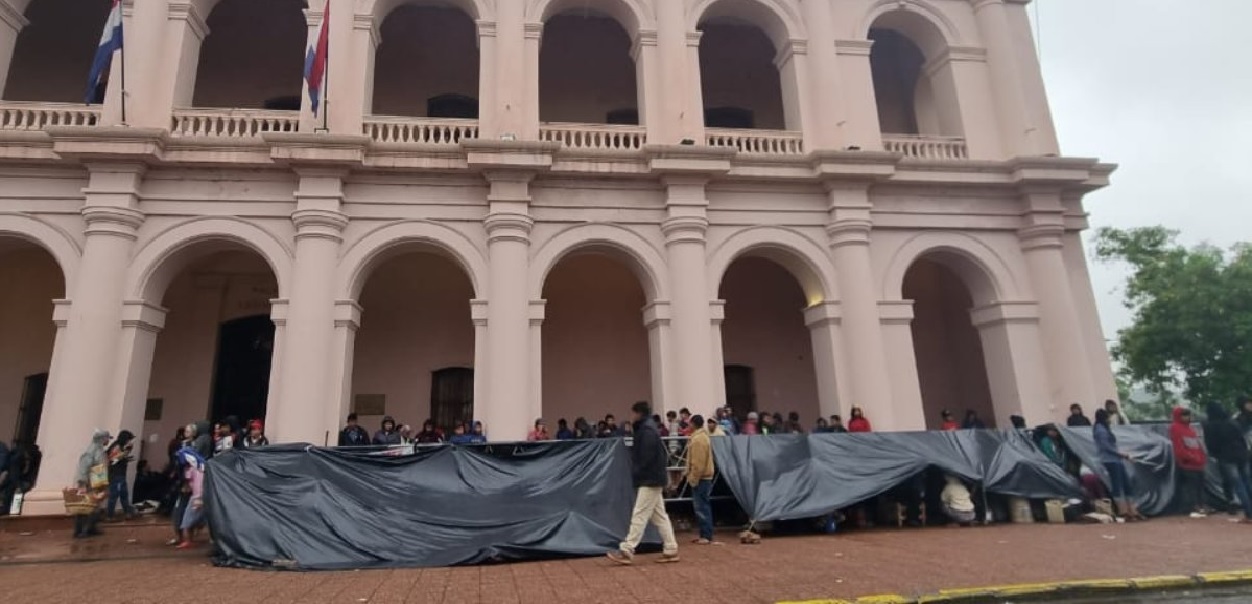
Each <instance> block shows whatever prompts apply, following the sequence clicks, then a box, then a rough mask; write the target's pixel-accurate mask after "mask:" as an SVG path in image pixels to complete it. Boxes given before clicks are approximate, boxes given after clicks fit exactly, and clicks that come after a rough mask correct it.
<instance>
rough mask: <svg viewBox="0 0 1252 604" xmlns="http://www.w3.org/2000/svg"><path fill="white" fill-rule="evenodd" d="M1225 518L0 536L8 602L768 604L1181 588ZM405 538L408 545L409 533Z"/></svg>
mask: <svg viewBox="0 0 1252 604" xmlns="http://www.w3.org/2000/svg"><path fill="white" fill-rule="evenodd" d="M1229 519H1230V517H1228V516H1215V517H1211V518H1207V519H1203V520H1193V519H1189V518H1163V519H1157V520H1153V521H1151V522H1147V523H1143V524H1129V525H1065V526H1058V525H1000V526H993V527H985V528H969V529H944V528H935V529H922V530H889V531H872V532H845V533H839V534H836V535H830V536H806V537H779V538H768V537H767V538H766V539H765V540H764V541H763V542H762V543H761V544H760V545H751V546H748V545H739V544H738V543H737V542H735V543H731V542H730V541H731V538H732V537H733V535H730V534H726V535H722V538H723V539H726V540H727V541H728V542H727V544H726V545H724V546H720V547H708V546H705V547H699V546H695V545H687V542H688V541H689V540H690V537H691V535H689V534H688V535H680V537H684V538H685V539H684V540H683V541H681V543H683V544H684V545H683V547H682V549H681V554H682V561H681V562H680V563H678V564H653V563H651V558H653V557H654V556H640V557H639V559H638V561H637V562H636V564H635V565H634V566H632V567H619V566H615V565H613V564H612V563H611V562H609V561H608V560H607V559H604V558H585V559H573V560H555V561H545V562H528V563H516V564H499V565H488V566H473V567H458V568H438V569H401V570H380V571H346V572H317V573H298V572H263V571H247V570H234V569H224V568H216V567H214V566H212V565H211V564H210V562H209V560H208V558H207V554H208V548H207V547H202V548H200V549H199V550H191V551H185V552H176V551H173V550H170V549H167V548H165V547H163V546H162V545H161V542H162V541H163V540H164V539H165V538H167V537H168V534H167V530H165V529H164V527H159V526H147V527H143V526H140V527H106V531H109V534H108V535H106V536H105V537H101V538H98V539H96V540H87V541H73V540H71V539H69V535H68V533H67V532H65V531H41V532H38V533H36V534H34V535H29V536H22V535H19V534H16V533H12V532H8V533H0V585H3V586H4V588H3V593H4V600H5V601H8V602H54V601H58V602H59V601H74V600H77V599H82V598H86V599H88V600H90V601H92V602H93V604H108V603H113V602H119V603H120V602H128V603H147V602H151V603H154V604H155V603H174V602H177V603H187V604H199V603H210V602H213V603H216V602H237V601H239V599H240V597H241V596H242V595H243V594H247V595H246V598H247V599H249V600H253V601H259V602H266V603H267V604H278V603H284V602H292V603H319V602H326V603H340V602H342V603H347V604H354V603H361V602H369V603H401V602H411V603H422V604H427V603H430V604H439V603H448V604H454V603H471V602H484V603H501V604H503V603H531V602H534V603H562V602H570V603H573V602H579V603H584V602H585V603H592V602H595V603H600V602H603V603H616V602H622V603H626V602H656V603H667V604H669V603H675V604H679V603H681V604H702V603H706V602H707V603H712V602H728V603H739V602H778V601H785V600H792V601H794V600H808V599H822V598H855V597H858V596H865V595H872V594H880V593H900V594H908V595H920V594H927V593H934V592H937V591H938V590H940V589H953V588H966V587H980V586H988V585H1007V584H1016V583H1037V582H1049V581H1065V580H1085V579H1115V578H1130V577H1146V576H1156V575H1189V574H1196V573H1200V572H1212V571H1223V570H1234V569H1241V568H1245V567H1248V566H1252V563H1249V561H1248V559H1247V555H1246V554H1247V551H1248V549H1247V545H1246V544H1247V543H1248V539H1249V538H1250V537H1252V526H1247V525H1237V524H1232V523H1231V522H1230V521H1229ZM414 538H420V536H418V535H415V536H414Z"/></svg>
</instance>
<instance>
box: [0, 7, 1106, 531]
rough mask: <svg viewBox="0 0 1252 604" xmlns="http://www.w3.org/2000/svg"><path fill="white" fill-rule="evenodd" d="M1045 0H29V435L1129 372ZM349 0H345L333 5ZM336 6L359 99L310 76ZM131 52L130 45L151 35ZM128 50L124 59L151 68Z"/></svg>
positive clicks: (1004, 405) (302, 435)
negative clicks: (1114, 356)
mask: <svg viewBox="0 0 1252 604" xmlns="http://www.w3.org/2000/svg"><path fill="white" fill-rule="evenodd" d="M1027 1H1028V0H309V2H308V3H307V5H306V3H305V2H303V1H302V0H126V1H125V2H124V3H123V9H124V15H125V17H124V23H125V39H126V47H125V51H124V58H123V55H122V54H118V55H116V56H115V58H114V62H113V66H112V72H111V75H110V78H109V82H108V87H107V91H106V94H105V102H104V103H103V104H102V105H85V104H83V103H82V99H83V93H84V89H85V88H86V80H87V73H88V71H89V67H90V63H91V60H92V56H93V54H94V52H95V48H96V45H97V43H98V41H99V39H100V32H101V30H102V28H103V24H104V22H105V19H106V17H107V14H108V12H109V10H110V2H109V0H0V78H3V79H0V93H2V98H3V103H2V104H0V283H3V284H4V285H3V288H2V289H0V438H5V439H10V438H19V439H26V440H29V439H31V438H36V437H37V440H38V443H39V445H40V446H41V447H42V449H43V452H44V464H43V473H42V475H41V480H40V484H39V487H38V489H37V492H36V493H33V494H32V496H31V497H30V498H29V499H28V506H27V511H28V512H31V511H36V512H37V511H41V510H42V511H59V510H60V503H59V497H60V494H59V489H60V487H62V486H63V485H66V484H68V483H69V482H70V480H71V475H72V472H73V468H74V465H75V461H76V459H77V457H78V455H79V453H80V452H81V450H82V449H83V447H84V446H85V445H86V444H87V441H88V439H89V435H90V434H91V431H92V429H93V428H95V427H104V428H108V429H110V430H113V431H114V432H116V431H117V430H119V429H123V428H125V429H130V430H132V431H134V432H136V433H138V434H141V438H142V440H143V442H144V444H145V449H146V451H145V453H144V456H145V457H147V458H148V459H150V460H152V462H153V464H154V465H157V466H160V465H163V463H164V456H165V453H164V451H165V446H166V443H167V441H168V440H169V439H170V438H171V437H172V436H173V434H174V432H175V429H176V427H177V426H179V425H181V424H184V423H187V422H189V421H192V420H195V419H204V418H206V417H207V418H214V419H217V418H221V417H224V416H227V415H236V416H238V417H240V418H241V419H244V420H247V419H251V418H264V419H265V420H266V426H267V431H268V433H269V436H270V438H271V439H273V440H276V441H304V442H312V443H317V444H321V443H324V442H327V441H332V442H333V440H334V437H335V436H334V435H335V434H336V432H337V431H338V429H339V428H340V427H341V425H342V422H343V420H344V417H345V415H347V413H348V412H349V411H351V410H353V409H355V410H357V411H358V412H359V413H360V414H361V415H362V422H363V423H364V424H365V425H366V426H367V427H369V428H371V429H373V428H374V427H375V426H376V424H377V422H378V420H379V419H380V416H381V415H384V414H386V415H393V416H396V417H397V418H399V419H400V421H402V422H405V423H411V424H415V425H420V424H421V422H422V421H423V420H425V419H426V418H428V417H430V418H434V420H435V421H436V422H438V423H440V424H444V425H446V424H448V423H451V422H453V421H456V420H460V419H470V418H474V419H480V420H482V421H484V422H485V423H486V426H487V431H488V433H489V435H490V436H491V438H492V439H496V440H506V439H519V438H522V437H523V436H524V435H525V433H526V430H527V428H528V427H529V425H530V424H531V423H532V422H533V421H534V419H535V418H536V417H541V416H542V417H544V418H547V419H548V421H549V422H550V423H555V421H556V419H557V418H562V417H563V418H566V419H568V420H569V421H570V422H571V423H572V422H573V420H574V419H575V418H576V417H579V416H583V417H587V418H589V419H593V420H594V419H596V418H599V417H602V416H603V415H604V414H606V413H616V414H617V415H618V416H619V417H620V416H622V415H624V414H625V413H626V411H627V410H628V408H629V405H630V404H631V403H632V402H634V401H636V400H641V399H647V400H651V401H653V402H654V403H655V404H656V405H657V406H658V408H659V409H661V410H666V409H677V408H679V407H690V408H691V409H693V410H695V411H697V412H700V411H702V412H706V413H707V412H708V411H709V410H711V409H712V407H713V406H714V405H721V404H723V403H728V404H730V405H732V406H733V407H735V409H736V410H738V411H739V412H741V413H746V412H747V411H749V410H754V409H755V410H761V411H771V412H773V411H778V412H782V413H784V414H785V413H787V412H790V411H796V412H799V413H800V415H801V418H802V420H803V421H804V422H805V423H806V424H810V423H811V422H812V421H813V420H814V419H815V418H816V417H817V416H818V415H819V414H821V415H830V414H835V413H841V414H844V415H845V416H846V414H847V412H848V410H849V408H850V407H852V406H860V407H862V408H864V409H865V412H866V415H867V416H868V417H869V419H870V420H871V421H872V422H873V424H874V427H875V429H878V430H921V429H925V428H927V427H936V426H937V424H938V422H939V412H940V410H941V409H951V410H952V411H953V412H954V413H956V414H958V415H960V414H961V413H963V412H964V411H965V410H966V409H975V410H978V411H979V412H980V413H981V415H982V416H983V417H984V419H987V420H989V421H994V422H995V423H996V424H998V425H1006V424H1007V423H1008V421H1007V420H1008V416H1009V415H1014V414H1017V415H1023V416H1025V417H1026V419H1027V420H1028V421H1030V422H1039V421H1045V420H1050V419H1059V418H1061V417H1062V416H1063V415H1064V413H1065V409H1066V407H1067V406H1068V405H1069V404H1070V403H1071V402H1075V401H1078V402H1083V403H1087V404H1092V403H1095V402H1096V401H1099V400H1103V399H1104V398H1107V397H1112V396H1113V395H1114V393H1115V389H1114V384H1113V377H1112V375H1111V372H1110V369H1109V362H1108V356H1107V352H1106V349H1105V345H1104V340H1103V339H1102V337H1101V330H1100V325H1099V321H1098V318H1097V315H1096V307H1095V302H1094V297H1093V294H1092V290H1091V285H1090V282H1089V277H1088V274H1087V268H1086V260H1085V258H1084V253H1083V248H1082V245H1081V242H1080V239H1079V233H1080V232H1081V231H1082V230H1083V229H1084V228H1085V227H1086V224H1087V222H1086V218H1085V214H1084V209H1083V205H1082V198H1083V195H1084V194H1086V193H1087V192H1089V191H1092V190H1094V189H1097V188H1099V187H1102V186H1104V185H1106V184H1107V178H1108V175H1109V173H1110V172H1111V171H1112V166H1109V165H1107V164H1101V163H1099V162H1097V161H1096V160H1092V159H1081V158H1066V157H1062V156H1061V155H1060V153H1059V149H1058V146H1057V141H1056V136H1055V132H1054V129H1053V124H1052V119H1051V116H1050V115H1049V112H1048V105H1047V100H1046V97H1045V94H1044V88H1043V82H1042V79H1041V76H1040V70H1039V64H1038V61H1037V59H1036V56H1035V53H1034V47H1033V42H1032V36H1031V31H1030V24H1029V23H1028V19H1027V13H1026V4H1027ZM327 4H328V6H327ZM327 14H329V15H330V17H329V21H330V27H329V32H330V33H329V40H330V42H329V57H330V59H329V68H328V71H327V84H326V91H325V95H324V96H325V100H324V110H323V111H321V112H319V113H318V114H314V113H313V112H312V111H310V101H309V96H308V95H307V94H306V91H305V90H303V88H302V86H303V79H302V71H303V67H304V61H305V54H306V51H307V49H308V48H309V45H310V42H311V41H312V40H313V39H315V38H316V36H317V33H318V31H319V29H320V26H321V23H322V20H323V19H324V18H327V17H326V15H327ZM123 62H124V63H125V65H123ZM123 73H124V78H125V81H124V83H123Z"/></svg>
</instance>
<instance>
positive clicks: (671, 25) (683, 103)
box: [648, 2, 704, 144]
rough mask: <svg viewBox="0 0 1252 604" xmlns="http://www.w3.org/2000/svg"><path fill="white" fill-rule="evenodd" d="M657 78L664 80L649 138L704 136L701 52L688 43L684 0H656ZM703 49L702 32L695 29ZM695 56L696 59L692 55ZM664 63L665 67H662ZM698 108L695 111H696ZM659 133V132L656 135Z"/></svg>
mask: <svg viewBox="0 0 1252 604" xmlns="http://www.w3.org/2000/svg"><path fill="white" fill-rule="evenodd" d="M653 8H654V10H655V11H656V22H657V25H656V52H657V63H656V66H657V68H656V69H650V71H652V72H655V73H656V80H655V81H657V82H659V83H660V91H659V94H658V95H657V99H658V103H659V104H657V105H654V107H656V108H657V109H655V110H650V113H649V115H648V128H649V132H648V142H649V143H653V144H658V143H659V144H676V143H678V142H679V141H681V140H682V139H684V138H690V139H692V140H695V141H700V140H702V139H703V138H704V112H703V111H704V110H703V108H702V107H701V105H702V101H701V100H700V96H701V95H700V63H699V60H698V59H699V56H698V54H695V53H692V52H691V48H690V47H689V46H688V43H689V38H688V35H689V34H688V30H687V13H686V7H685V6H684V3H682V2H656V3H654V4H653ZM691 35H694V37H695V42H696V44H697V46H696V47H695V50H696V51H697V52H698V50H699V46H698V44H699V40H700V37H699V32H694V33H692V34H691ZM693 57H695V58H696V59H697V60H696V62H695V63H692V62H691V59H692V58H693ZM662 67H663V68H662ZM693 111H694V113H693ZM654 133H658V136H653V134H654Z"/></svg>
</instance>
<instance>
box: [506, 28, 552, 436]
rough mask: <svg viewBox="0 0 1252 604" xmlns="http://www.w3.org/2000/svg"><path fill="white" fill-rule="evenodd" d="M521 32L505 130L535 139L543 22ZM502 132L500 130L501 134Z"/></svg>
mask: <svg viewBox="0 0 1252 604" xmlns="http://www.w3.org/2000/svg"><path fill="white" fill-rule="evenodd" d="M522 34H523V37H522V48H523V54H522V56H523V57H524V58H525V61H526V63H525V70H524V71H523V73H525V74H526V80H525V81H523V82H513V84H514V85H515V86H520V87H522V89H523V90H525V92H526V94H525V96H524V97H522V103H523V104H522V106H521V108H520V116H519V117H520V120H514V121H513V123H512V124H511V127H512V128H513V129H512V130H508V131H507V132H511V133H513V134H515V135H516V136H517V137H518V138H520V139H524V140H537V139H538V138H539V124H540V122H541V121H542V120H543V118H542V114H541V113H540V111H539V106H540V101H539V99H540V93H539V78H540V75H539V53H540V49H541V48H542V47H543V24H542V23H527V24H526V26H525V27H524V29H523V31H522ZM503 133H504V132H501V134H503ZM532 421H533V419H532Z"/></svg>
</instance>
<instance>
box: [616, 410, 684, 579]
mask: <svg viewBox="0 0 1252 604" xmlns="http://www.w3.org/2000/svg"><path fill="white" fill-rule="evenodd" d="M631 412H633V413H634V415H635V423H634V426H633V433H634V443H633V444H632V445H631V448H630V460H631V481H632V482H633V483H634V486H635V509H634V511H633V512H632V513H631V516H630V532H628V533H627V534H626V540H625V541H623V542H622V543H621V545H619V546H618V549H616V550H613V551H610V552H608V554H607V555H608V557H609V559H610V560H612V561H614V562H616V563H618V564H633V563H634V561H635V547H637V546H638V545H639V541H640V540H641V539H643V529H644V526H645V525H646V524H647V523H648V522H651V523H652V525H653V526H655V527H656V528H657V530H658V531H659V532H660V533H661V541H662V545H663V550H662V553H661V558H660V559H659V560H657V561H658V562H677V561H678V540H677V539H675V538H674V527H673V526H672V525H671V524H670V522H669V514H667V513H666V512H665V499H664V496H663V491H664V489H665V485H666V483H667V481H668V475H667V474H666V471H665V470H666V467H665V466H666V459H667V458H668V454H667V453H666V451H665V444H664V443H663V442H661V434H660V432H659V431H658V430H657V427H656V424H655V423H653V422H652V408H651V407H650V406H649V405H648V403H647V402H646V401H640V402H638V403H635V404H634V406H632V407H631Z"/></svg>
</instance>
